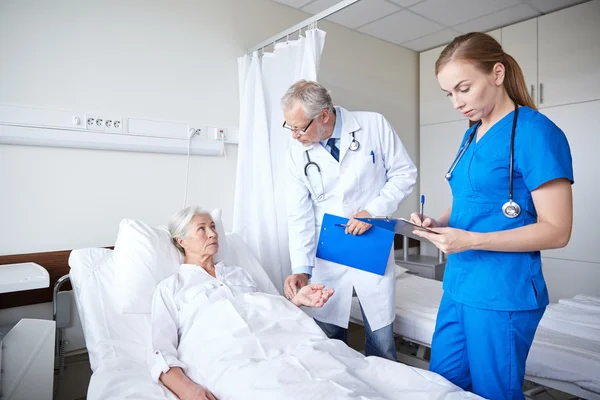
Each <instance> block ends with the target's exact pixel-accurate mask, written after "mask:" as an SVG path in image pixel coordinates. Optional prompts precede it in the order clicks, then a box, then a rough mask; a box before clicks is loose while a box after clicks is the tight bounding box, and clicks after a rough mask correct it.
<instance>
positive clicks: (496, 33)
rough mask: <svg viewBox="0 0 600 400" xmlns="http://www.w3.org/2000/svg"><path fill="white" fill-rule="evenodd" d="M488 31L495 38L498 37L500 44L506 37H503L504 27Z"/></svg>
mask: <svg viewBox="0 0 600 400" xmlns="http://www.w3.org/2000/svg"><path fill="white" fill-rule="evenodd" d="M486 33H487V34H488V35H490V36H491V37H493V38H494V39H496V40H497V41H498V43H500V44H502V42H503V41H504V38H503V37H502V29H495V30H493V31H489V32H486Z"/></svg>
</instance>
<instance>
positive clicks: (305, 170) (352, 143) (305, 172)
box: [304, 132, 360, 201]
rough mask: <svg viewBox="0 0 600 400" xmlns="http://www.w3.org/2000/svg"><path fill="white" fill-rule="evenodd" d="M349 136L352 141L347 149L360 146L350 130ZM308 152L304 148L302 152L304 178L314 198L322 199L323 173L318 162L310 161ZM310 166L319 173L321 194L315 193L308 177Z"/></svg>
mask: <svg viewBox="0 0 600 400" xmlns="http://www.w3.org/2000/svg"><path fill="white" fill-rule="evenodd" d="M350 136H352V141H351V142H350V145H349V146H348V149H349V150H351V151H356V150H358V148H359V147H360V142H359V141H358V140H356V137H355V133H354V132H350ZM308 152H309V150H306V151H305V152H304V153H305V154H306V164H304V176H305V177H306V180H307V181H308V184H309V185H310V189H311V190H312V192H313V193H314V194H315V196H316V197H315V200H316V201H322V200H323V199H325V186H323V174H321V167H319V164H317V163H316V162H314V161H311V159H310V155H309V154H308ZM311 167H313V168H315V169H316V170H317V173H318V174H319V179H320V181H321V194H317V192H315V190H314V188H313V185H312V182H311V181H310V178H309V176H308V171H309V170H310V168H311Z"/></svg>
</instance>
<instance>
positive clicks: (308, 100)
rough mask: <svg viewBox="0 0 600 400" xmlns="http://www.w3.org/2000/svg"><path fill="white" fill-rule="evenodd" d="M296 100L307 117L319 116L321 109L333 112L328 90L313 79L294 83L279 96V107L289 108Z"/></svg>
mask: <svg viewBox="0 0 600 400" xmlns="http://www.w3.org/2000/svg"><path fill="white" fill-rule="evenodd" d="M296 101H300V102H301V104H302V106H303V107H304V114H306V117H307V118H309V119H313V118H316V117H318V116H319V113H320V112H321V111H322V110H323V109H327V110H329V112H330V113H333V101H332V100H331V95H330V93H329V90H327V89H326V88H325V86H323V85H321V84H320V83H317V82H314V81H307V80H304V79H302V80H300V81H298V82H296V83H294V84H293V85H292V86H290V88H289V89H288V90H287V92H285V94H284V95H283V97H282V98H281V108H283V110H284V111H285V110H288V109H290V108H291V107H292V106H293V105H294V104H295V103H296Z"/></svg>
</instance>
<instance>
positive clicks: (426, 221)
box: [410, 213, 438, 228]
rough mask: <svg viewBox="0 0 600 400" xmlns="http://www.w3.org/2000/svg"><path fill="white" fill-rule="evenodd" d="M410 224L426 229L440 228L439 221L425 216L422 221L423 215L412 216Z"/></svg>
mask: <svg viewBox="0 0 600 400" xmlns="http://www.w3.org/2000/svg"><path fill="white" fill-rule="evenodd" d="M410 222H412V223H413V224H415V225H419V226H422V227H424V228H437V227H438V223H437V221H436V220H435V219H433V218H430V217H428V216H426V215H424V216H423V219H422V220H421V213H412V214H410Z"/></svg>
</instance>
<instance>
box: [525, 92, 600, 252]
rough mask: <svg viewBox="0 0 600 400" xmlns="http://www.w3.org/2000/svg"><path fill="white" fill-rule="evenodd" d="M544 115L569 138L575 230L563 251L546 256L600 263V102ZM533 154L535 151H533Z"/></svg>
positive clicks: (573, 106) (547, 110) (547, 111)
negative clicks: (599, 150) (599, 159)
mask: <svg viewBox="0 0 600 400" xmlns="http://www.w3.org/2000/svg"><path fill="white" fill-rule="evenodd" d="M543 113H544V114H545V115H546V116H547V117H548V118H550V119H551V120H552V121H553V122H554V123H555V124H556V125H558V126H559V127H560V128H561V129H562V130H563V132H565V134H566V135H567V139H568V140H569V145H570V147H571V155H572V157H573V175H574V178H575V184H574V185H573V231H572V234H571V241H570V242H569V244H568V245H567V246H566V247H565V248H563V249H557V250H549V251H544V252H543V255H544V256H545V257H553V258H561V259H567V260H577V261H587V262H595V263H600V251H598V245H599V244H600V229H599V227H600V213H598V211H597V210H598V204H600V190H598V175H599V174H600V166H599V164H598V149H599V148H600V135H598V127H599V126H600V100H596V101H590V102H585V103H578V104H569V105H564V106H558V107H552V108H549V109H546V110H543ZM532 151H534V150H533V149H532Z"/></svg>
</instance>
